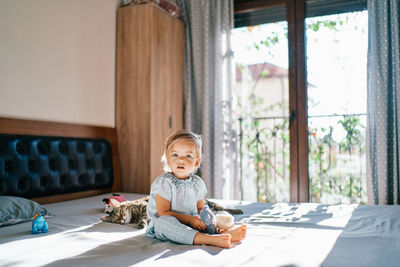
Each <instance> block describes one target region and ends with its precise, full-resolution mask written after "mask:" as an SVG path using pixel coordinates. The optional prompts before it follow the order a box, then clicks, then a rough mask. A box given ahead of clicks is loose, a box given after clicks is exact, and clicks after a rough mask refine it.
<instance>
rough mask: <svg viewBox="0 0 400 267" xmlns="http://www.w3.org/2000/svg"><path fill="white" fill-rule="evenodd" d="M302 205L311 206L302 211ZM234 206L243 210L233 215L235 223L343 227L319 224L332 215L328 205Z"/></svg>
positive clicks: (337, 228) (266, 204)
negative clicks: (241, 212) (241, 213)
mask: <svg viewBox="0 0 400 267" xmlns="http://www.w3.org/2000/svg"><path fill="white" fill-rule="evenodd" d="M304 205H310V206H311V205H312V206H313V208H310V209H309V210H307V212H306V213H304V212H302V208H301V207H304ZM235 208H239V209H242V210H243V215H234V217H235V222H237V223H246V224H251V225H261V226H262V225H273V226H280V227H302V228H315V229H329V230H342V229H343V228H342V227H335V226H327V225H320V224H319V223H320V222H322V221H324V220H327V219H330V218H332V217H333V213H332V212H330V211H329V205H317V204H316V205H314V204H310V203H302V204H297V203H262V202H253V203H250V204H247V205H238V206H235Z"/></svg>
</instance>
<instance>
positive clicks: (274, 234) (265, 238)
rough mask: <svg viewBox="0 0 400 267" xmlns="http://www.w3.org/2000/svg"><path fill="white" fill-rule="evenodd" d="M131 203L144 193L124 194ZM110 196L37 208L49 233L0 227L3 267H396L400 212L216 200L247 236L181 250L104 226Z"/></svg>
mask: <svg viewBox="0 0 400 267" xmlns="http://www.w3.org/2000/svg"><path fill="white" fill-rule="evenodd" d="M123 195H124V196H125V198H126V199H129V200H133V199H137V198H140V197H143V196H144V195H139V194H130V193H123ZM109 196H110V195H109V194H105V195H98V196H93V197H88V198H83V199H78V200H71V201H64V202H58V203H52V204H46V205H43V206H44V207H46V208H47V210H48V211H49V212H51V213H53V214H55V215H56V216H55V217H53V218H48V219H47V223H48V226H49V231H48V232H47V233H44V234H35V235H32V234H31V229H32V228H31V226H32V223H31V222H25V223H20V224H16V225H11V226H4V227H0V265H1V266H202V267H205V266H207V267H210V266H224V267H228V266H229V267H230V266H399V264H400V253H399V252H400V207H399V206H368V205H322V204H312V203H300V204H287V203H276V204H273V203H258V202H244V201H226V200H225V201H223V200H215V201H217V202H218V203H219V204H222V205H223V206H225V207H231V208H239V209H242V210H243V212H244V213H243V214H242V215H235V223H236V224H247V226H248V231H247V237H246V239H245V240H243V241H242V242H241V243H237V244H234V245H233V246H232V247H231V248H229V249H221V248H217V247H212V246H205V245H202V246H191V245H179V244H175V243H171V242H162V241H159V240H156V239H154V238H150V237H148V236H146V235H145V229H137V228H136V226H135V225H133V224H128V225H120V224H113V223H108V222H102V221H101V220H100V218H101V217H102V216H103V215H104V206H103V202H102V199H103V198H104V197H109Z"/></svg>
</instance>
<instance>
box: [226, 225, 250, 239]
mask: <svg viewBox="0 0 400 267" xmlns="http://www.w3.org/2000/svg"><path fill="white" fill-rule="evenodd" d="M246 232H247V225H245V224H244V225H241V226H239V227H237V228H235V229H233V230H230V231H228V233H229V234H231V236H232V238H231V241H232V242H240V241H242V240H243V239H245V238H246Z"/></svg>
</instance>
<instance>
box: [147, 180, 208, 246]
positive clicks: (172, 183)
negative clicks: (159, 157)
mask: <svg viewBox="0 0 400 267" xmlns="http://www.w3.org/2000/svg"><path fill="white" fill-rule="evenodd" d="M156 194H158V195H160V196H161V197H163V198H165V199H167V200H169V201H170V202H171V208H170V210H171V211H174V212H177V213H181V214H188V215H198V211H197V202H198V201H199V200H201V199H204V198H205V197H206V195H207V189H206V185H205V184H204V181H203V180H202V179H201V178H200V177H199V176H197V175H195V174H190V175H189V177H188V178H187V179H185V180H180V179H178V178H176V177H175V176H174V175H173V174H172V173H164V174H162V175H160V176H158V177H157V178H156V179H155V180H154V182H153V183H152V185H151V190H150V199H149V203H148V205H147V215H148V216H149V217H150V218H151V221H150V224H149V227H148V228H147V231H146V233H147V235H148V236H151V237H155V238H157V239H160V240H163V241H168V240H169V241H173V242H175V243H179V244H188V245H189V244H190V245H192V244H193V239H194V236H195V235H196V233H197V232H198V231H197V230H194V229H193V228H191V227H189V226H187V225H185V224H182V223H180V222H179V221H178V219H176V218H175V217H173V216H161V217H160V216H158V213H157V208H156Z"/></svg>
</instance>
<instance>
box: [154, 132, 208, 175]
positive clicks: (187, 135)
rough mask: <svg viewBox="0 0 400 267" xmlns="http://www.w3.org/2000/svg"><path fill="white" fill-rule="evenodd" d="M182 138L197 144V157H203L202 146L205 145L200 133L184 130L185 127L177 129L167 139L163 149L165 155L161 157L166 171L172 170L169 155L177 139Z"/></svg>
mask: <svg viewBox="0 0 400 267" xmlns="http://www.w3.org/2000/svg"><path fill="white" fill-rule="evenodd" d="M181 140H186V141H191V142H193V143H194V144H195V145H196V149H197V151H196V157H198V158H201V148H202V146H203V141H202V140H201V136H200V135H198V134H195V133H192V132H190V131H187V130H184V129H181V130H176V131H175V132H173V133H172V134H171V135H170V136H168V138H167V140H165V144H164V151H163V155H162V157H161V162H162V164H163V169H164V171H165V172H170V171H171V168H170V167H169V164H168V155H169V154H170V152H171V149H172V146H173V145H174V144H175V143H176V142H177V141H181ZM199 166H200V165H199ZM197 168H198V167H197ZM197 168H196V169H195V171H197Z"/></svg>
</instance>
